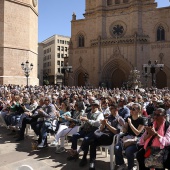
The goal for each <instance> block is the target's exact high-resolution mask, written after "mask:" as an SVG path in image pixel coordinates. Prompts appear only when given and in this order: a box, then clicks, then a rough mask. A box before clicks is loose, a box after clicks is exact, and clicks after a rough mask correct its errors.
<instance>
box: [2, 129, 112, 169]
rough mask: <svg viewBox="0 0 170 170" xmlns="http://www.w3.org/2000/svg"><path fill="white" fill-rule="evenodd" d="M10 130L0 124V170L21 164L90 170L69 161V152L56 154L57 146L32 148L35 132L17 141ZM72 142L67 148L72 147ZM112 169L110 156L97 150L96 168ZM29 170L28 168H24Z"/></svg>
mask: <svg viewBox="0 0 170 170" xmlns="http://www.w3.org/2000/svg"><path fill="white" fill-rule="evenodd" d="M9 133H10V130H8V129H6V128H5V127H1V126H0V170H17V169H18V167H20V166H21V165H29V166H31V167H32V168H33V169H34V170H51V169H56V170H79V169H82V170H88V166H89V165H87V166H86V167H83V168H80V167H79V162H80V159H81V157H80V159H79V160H77V161H71V162H70V161H67V160H66V158H67V156H68V154H67V152H64V153H61V154H55V147H48V148H45V149H41V150H32V148H31V142H32V141H33V133H32V132H31V131H30V132H29V136H28V137H27V138H26V139H25V140H24V141H21V142H15V138H14V137H13V136H11V135H8V134H9ZM53 139H54V137H51V138H50V139H49V138H48V143H50V142H51V141H53ZM70 144H71V143H69V145H68V146H67V144H65V145H66V149H70ZM102 169H105V170H109V169H110V156H108V157H107V158H105V153H104V152H103V153H102V154H101V153H100V151H98V152H97V160H96V170H102ZM22 170H27V168H25V169H24V168H22Z"/></svg>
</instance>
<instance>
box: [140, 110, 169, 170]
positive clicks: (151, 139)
mask: <svg viewBox="0 0 170 170" xmlns="http://www.w3.org/2000/svg"><path fill="white" fill-rule="evenodd" d="M169 124H170V123H169V122H167V121H166V112H165V110H164V109H163V108H158V109H156V111H155V112H154V115H153V124H151V125H148V126H146V127H145V133H144V134H143V135H142V137H141V138H140V141H139V143H140V145H143V148H142V149H140V151H139V152H138V153H137V160H138V163H139V170H149V169H150V168H146V167H145V164H144V161H145V157H148V156H149V155H148V156H147V152H146V150H148V148H149V147H151V148H158V149H159V148H160V149H163V148H164V147H165V146H170V126H169ZM167 160H170V154H169V155H168V158H167ZM152 163H153V162H152ZM165 164H167V165H165V167H166V168H170V164H169V163H168V162H166V163H165ZM167 166H169V167H167ZM165 167H164V168H165ZM153 168H154V167H153ZM164 168H161V170H164ZM159 170H160V168H159Z"/></svg>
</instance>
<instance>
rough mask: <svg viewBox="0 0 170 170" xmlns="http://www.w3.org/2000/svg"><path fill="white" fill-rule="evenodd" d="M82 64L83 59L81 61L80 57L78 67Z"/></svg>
mask: <svg viewBox="0 0 170 170" xmlns="http://www.w3.org/2000/svg"><path fill="white" fill-rule="evenodd" d="M82 62H83V59H82V57H80V58H79V63H80V65H82Z"/></svg>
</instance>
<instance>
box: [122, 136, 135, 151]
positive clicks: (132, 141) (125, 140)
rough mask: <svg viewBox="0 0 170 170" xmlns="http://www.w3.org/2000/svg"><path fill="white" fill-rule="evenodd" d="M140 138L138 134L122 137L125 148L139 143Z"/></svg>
mask: <svg viewBox="0 0 170 170" xmlns="http://www.w3.org/2000/svg"><path fill="white" fill-rule="evenodd" d="M137 141H138V138H137V137H136V136H132V135H127V136H124V137H123V138H122V143H123V148H124V149H126V148H127V147H128V146H131V145H135V144H137Z"/></svg>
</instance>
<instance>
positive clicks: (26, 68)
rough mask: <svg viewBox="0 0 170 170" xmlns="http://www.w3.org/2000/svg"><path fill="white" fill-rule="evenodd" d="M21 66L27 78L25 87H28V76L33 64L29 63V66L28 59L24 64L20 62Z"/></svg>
mask: <svg viewBox="0 0 170 170" xmlns="http://www.w3.org/2000/svg"><path fill="white" fill-rule="evenodd" d="M21 68H22V70H24V73H25V76H26V78H27V88H28V77H29V75H30V71H31V70H32V69H33V64H32V63H31V64H30V66H29V61H28V60H27V61H26V62H25V64H24V63H23V62H22V64H21Z"/></svg>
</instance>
